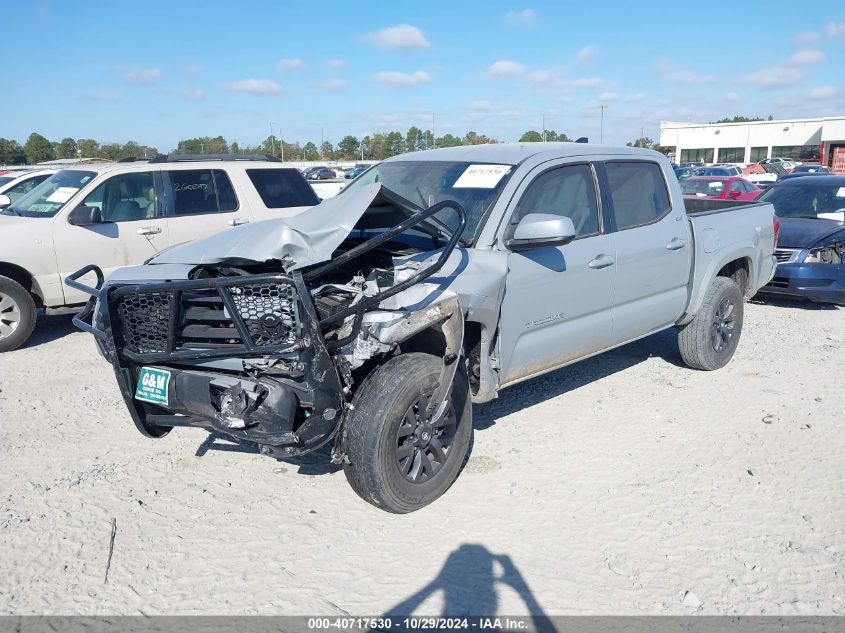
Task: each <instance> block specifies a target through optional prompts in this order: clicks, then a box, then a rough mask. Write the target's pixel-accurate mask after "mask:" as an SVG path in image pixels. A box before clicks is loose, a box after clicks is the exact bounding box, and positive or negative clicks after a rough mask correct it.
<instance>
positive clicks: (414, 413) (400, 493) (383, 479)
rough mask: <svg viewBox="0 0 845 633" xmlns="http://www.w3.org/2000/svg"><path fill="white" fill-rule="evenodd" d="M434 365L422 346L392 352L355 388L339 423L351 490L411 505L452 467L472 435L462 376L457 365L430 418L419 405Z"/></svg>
mask: <svg viewBox="0 0 845 633" xmlns="http://www.w3.org/2000/svg"><path fill="white" fill-rule="evenodd" d="M441 366H442V361H441V360H440V359H439V358H437V357H436V356H431V355H430V354H421V353H416V352H415V353H408V354H402V355H399V356H395V357H393V358H391V359H390V360H388V361H387V362H386V363H384V364H383V365H381V366H379V367H378V368H377V369H375V370H374V371H373V372H372V373H370V375H369V376H367V378H366V379H365V380H364V382H363V383H362V384H361V386H360V388H359V389H358V392H357V393H356V394H355V398H354V400H353V405H354V409H353V410H352V411H351V412H350V415H349V418H348V419H347V421H346V424H345V428H344V449H345V452H346V456H347V458H348V463H345V464H344V466H343V470H344V472H345V473H346V478H347V480H348V481H349V483H350V485H351V486H352V488H353V489H354V490H355V492H356V493H358V495H360V496H361V498H363V499H364V500H365V501H368V502H369V503H372V504H373V505H375V506H377V507H379V508H381V509H382V510H387V511H388V512H395V513H398V514H404V513H407V512H413V511H414V510H419V509H420V508H422V507H423V506H426V505H428V504H429V503H431V502H432V501H434V500H435V499H437V498H438V497H440V495H442V494H443V493H444V492H446V490H448V489H449V486H451V485H452V483H454V481H455V479H457V477H458V474H459V473H460V470H461V466H462V464H463V461H464V458H465V457H466V454H467V450H468V448H469V444H470V437H471V435H472V407H471V402H470V397H469V381H468V379H467V375H466V372H465V371H462V370H460V369H459V370H458V372H457V375H456V376H455V381H454V383H453V385H452V393H451V404H450V406H449V408H448V409H447V411H446V413H445V414H444V415H443V416H442V417H441V418H440V419H439V420H436V421H434V423H431V422H430V421H429V420H427V419H426V416H425V409H426V407H427V405H428V401H429V397H430V396H431V394H432V393H433V391H434V385H435V383H436V381H437V377H438V375H439V373H440V368H441Z"/></svg>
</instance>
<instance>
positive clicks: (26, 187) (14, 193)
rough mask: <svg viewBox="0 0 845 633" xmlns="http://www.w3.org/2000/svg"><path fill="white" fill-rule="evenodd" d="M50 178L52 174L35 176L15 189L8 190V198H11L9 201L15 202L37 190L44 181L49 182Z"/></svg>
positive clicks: (20, 183)
mask: <svg viewBox="0 0 845 633" xmlns="http://www.w3.org/2000/svg"><path fill="white" fill-rule="evenodd" d="M49 177H50V174H44V175H41V176H33V177H32V178H28V179H26V180H24V181H23V182H19V183H18V184H16V185H15V186H14V187H12V188H10V189H7V190H6V191H5V193H6V195H7V196H9V200H11V201H12V202H14V201H15V200H17V199H18V198H20V197H21V196H23V195H24V194H26V193H29V192H30V191H32V190H33V189H35V187H36V185H40V184H41V183H42V182H43V181H44V180H47V178H49Z"/></svg>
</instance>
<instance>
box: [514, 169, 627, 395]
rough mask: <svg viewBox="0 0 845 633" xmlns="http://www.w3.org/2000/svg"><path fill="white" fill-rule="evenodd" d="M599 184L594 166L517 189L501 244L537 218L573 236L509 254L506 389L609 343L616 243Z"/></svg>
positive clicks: (544, 173) (549, 172) (557, 172)
mask: <svg viewBox="0 0 845 633" xmlns="http://www.w3.org/2000/svg"><path fill="white" fill-rule="evenodd" d="M532 176H533V177H532ZM597 182H598V181H597V177H596V173H595V170H594V167H593V165H591V164H590V163H577V164H572V163H569V164H558V165H556V166H552V167H548V165H546V166H544V167H538V168H537V170H536V172H535V173H534V174H531V175H529V177H528V178H526V183H527V184H523V185H521V186H520V189H519V190H518V191H517V194H516V196H515V199H516V200H517V203H516V205H515V207H514V208H513V211H511V212H510V220H509V221H508V225H507V226H506V227H505V229H504V234H503V236H502V237H503V239H502V240H500V241H501V243H502V244H504V243H505V242H506V241H507V239H508V237H509V235H512V234H513V231H514V228H515V226H516V225H517V224H518V222H519V220H520V219H522V218H523V217H525V216H526V215H528V214H532V213H544V214H554V215H562V216H566V217H569V218H570V219H571V220H572V223H573V225H574V227H575V231H576V237H575V239H574V240H573V241H572V242H570V243H568V244H565V245H563V246H553V247H538V248H535V249H530V250H520V251H518V252H510V253H509V254H508V274H507V278H506V282H505V296H504V300H503V302H502V312H501V320H500V323H501V325H500V331H499V336H500V341H499V353H500V362H501V375H502V379H501V383H500V384H501V386H505V385H507V384H512V383H514V382H518V381H520V380H523V379H526V378H530V377H531V376H533V375H536V374H539V373H542V372H544V371H547V370H549V369H552V368H554V367H558V366H561V365H564V364H566V363H568V362H571V361H573V360H577V359H578V358H582V357H584V356H588V355H590V354H593V353H596V352H598V351H600V350H602V349H604V348H605V347H607V346H608V344H609V341H610V338H611V331H612V321H611V308H612V305H613V293H614V284H615V278H616V265H615V262H616V245H615V241H614V236H613V235H612V234H607V233H606V232H605V226H604V224H605V221H604V218H603V217H602V205H601V203H600V200H601V197H600V196H599V195H598V191H599V190H598V186H597Z"/></svg>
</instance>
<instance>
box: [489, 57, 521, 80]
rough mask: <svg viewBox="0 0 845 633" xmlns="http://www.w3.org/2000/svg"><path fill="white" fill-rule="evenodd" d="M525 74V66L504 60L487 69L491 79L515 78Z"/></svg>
mask: <svg viewBox="0 0 845 633" xmlns="http://www.w3.org/2000/svg"><path fill="white" fill-rule="evenodd" d="M524 72H525V66H523V65H522V64H519V63H517V62H514V61H511V60H509V59H502V60H499V61H497V62H494V63H493V64H491V65H490V67H489V68H488V69H487V74H488V75H490V76H491V77H515V76H516V75H521V74H522V73H524Z"/></svg>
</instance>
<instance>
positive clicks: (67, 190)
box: [47, 187, 79, 204]
mask: <svg viewBox="0 0 845 633" xmlns="http://www.w3.org/2000/svg"><path fill="white" fill-rule="evenodd" d="M77 191H79V189H77V188H76V187H59V188H58V189H56V190H55V191H54V192H53V193H51V194H50V197H49V198H47V202H58V203H59V204H64V203H65V202H67V201H68V200H70V197H71V196H72V195H73V194H75V193H76V192H77Z"/></svg>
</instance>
